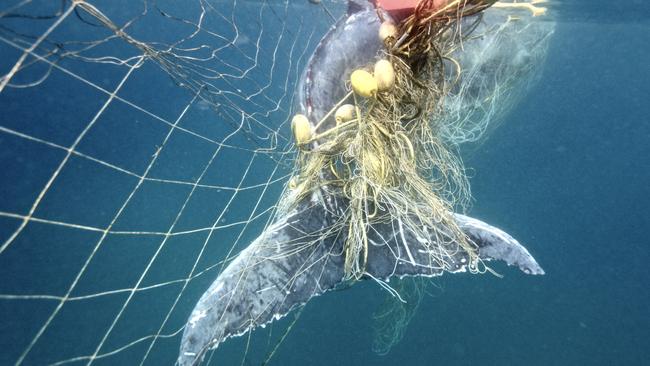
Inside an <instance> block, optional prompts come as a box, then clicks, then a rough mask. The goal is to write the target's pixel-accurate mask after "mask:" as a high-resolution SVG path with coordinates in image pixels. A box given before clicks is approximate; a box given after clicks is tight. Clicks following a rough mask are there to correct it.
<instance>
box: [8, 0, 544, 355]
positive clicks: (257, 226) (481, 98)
mask: <svg viewBox="0 0 650 366" xmlns="http://www.w3.org/2000/svg"><path fill="white" fill-rule="evenodd" d="M346 5H347V4H346V3H345V2H343V1H321V2H318V4H312V3H311V2H308V1H307V0H305V1H278V2H274V1H246V0H239V1H221V0H193V1H186V2H183V4H182V6H179V4H178V2H176V1H172V0H155V1H154V0H142V1H133V0H103V1H102V0H92V1H68V0H62V1H51V0H14V1H10V2H8V3H5V4H3V5H0V54H1V55H2V57H0V73H1V74H2V75H4V76H3V77H2V78H1V79H0V105H1V108H2V111H3V113H2V114H1V116H0V146H1V148H0V162H1V163H0V166H2V169H3V174H4V177H3V184H2V187H1V188H2V190H3V191H2V192H1V193H0V276H1V277H2V278H3V279H4V280H3V281H2V283H1V284H0V309H1V313H2V315H1V318H0V320H1V321H0V334H1V335H0V345H1V346H2V348H3V350H4V351H3V353H2V355H0V363H1V364H17V365H20V364H25V365H27V364H55V365H61V364H88V365H90V364H155V365H158V364H172V363H174V362H175V360H176V359H177V357H178V344H179V342H180V337H181V333H182V331H183V329H184V326H185V322H186V321H187V316H188V314H189V313H190V311H191V309H192V307H193V306H194V304H195V303H196V299H197V298H198V297H199V296H200V294H201V293H203V291H204V290H205V289H206V288H207V287H208V286H209V284H210V283H211V282H212V281H213V280H214V278H215V277H216V275H217V274H218V273H219V272H220V271H221V270H223V268H224V266H225V264H226V263H228V262H229V261H230V260H231V259H232V258H233V257H235V256H236V255H237V253H239V252H240V251H241V250H242V249H244V248H245V247H246V246H247V245H248V244H249V243H250V242H251V241H252V240H253V239H254V238H255V237H257V236H258V235H259V234H260V232H262V230H263V229H264V228H265V227H267V225H268V224H269V223H270V222H271V221H272V219H273V218H274V217H275V215H276V213H277V212H280V213H283V212H286V211H287V210H288V209H289V207H290V206H291V202H292V201H291V200H289V201H288V204H287V207H282V206H280V207H278V206H277V202H278V197H287V196H291V195H293V197H294V199H295V200H297V199H298V198H299V197H302V196H304V195H305V194H307V193H306V192H309V191H310V190H313V189H314V187H316V186H320V183H319V182H315V181H313V180H310V179H304V177H313V176H315V175H314V174H313V173H314V172H315V171H322V170H323V168H324V167H325V166H326V165H327V164H329V161H332V160H328V161H326V160H324V159H321V158H319V159H315V160H314V159H311V158H306V157H305V153H304V152H297V150H296V146H295V144H294V141H293V137H292V136H291V129H290V126H289V125H290V121H291V118H292V116H293V115H294V113H295V112H296V111H294V110H293V99H294V91H295V89H296V85H297V83H298V82H299V78H300V74H301V71H302V69H303V68H304V66H305V64H306V63H307V61H308V59H309V57H310V55H311V53H312V51H313V50H314V48H315V47H316V46H317V44H318V42H319V41H320V40H321V38H322V36H323V35H324V34H325V33H326V31H327V30H328V28H329V27H330V26H331V25H332V24H333V23H334V22H335V21H336V19H338V18H339V17H340V16H341V15H342V14H344V12H345V10H346ZM316 19H317V20H318V21H314V20H316ZM450 24H451V23H450ZM454 24H455V23H454ZM472 24H474V25H475V26H473V25H472ZM479 24H481V23H479V22H478V21H476V23H468V24H467V26H468V27H470V28H471V29H474V32H467V33H464V32H456V31H454V32H452V35H453V36H451V38H449V37H448V38H446V39H448V40H449V42H450V44H452V43H454V44H461V43H462V42H461V43H459V42H460V41H463V42H469V41H470V38H465V37H466V36H465V34H466V35H467V37H472V35H473V36H474V37H485V35H486V34H489V35H490V36H489V37H488V38H489V40H490V42H494V43H493V44H492V45H491V46H492V47H488V46H490V45H489V44H486V47H483V48H476V49H475V50H474V51H475V52H476V54H474V55H472V57H473V58H474V61H473V62H472V63H471V66H472V67H470V68H462V70H456V71H454V72H452V73H451V74H446V72H447V71H446V70H450V69H454V67H453V66H454V62H453V61H443V58H444V57H442V56H445V57H447V56H449V57H448V59H449V60H453V59H454V57H455V54H454V52H461V48H457V49H453V50H452V49H448V51H450V52H451V54H449V55H442V54H439V55H438V56H437V57H436V60H440V61H441V62H448V66H447V67H446V68H440V65H442V64H434V63H425V64H423V66H422V69H420V71H419V72H421V73H423V74H421V75H420V76H418V77H417V78H422V77H423V76H422V75H426V78H428V79H436V78H438V79H440V80H442V79H445V80H450V79H453V78H454V77H456V76H458V75H460V74H459V72H460V73H462V76H463V78H462V80H471V82H469V81H468V82H459V83H452V84H450V87H449V88H448V89H445V90H444V93H445V95H446V96H445V98H444V102H442V101H441V99H438V98H434V99H432V101H433V103H431V106H430V107H427V108H425V109H427V110H426V111H424V112H425V113H424V114H422V116H427V119H429V120H431V121H432V125H434V126H439V129H438V130H436V132H435V134H432V133H431V132H430V131H429V130H427V128H428V127H427V126H430V125H429V124H424V125H423V124H420V125H419V127H417V128H412V129H410V130H408V131H406V130H405V131H400V132H401V133H403V134H404V135H405V136H406V134H407V133H408V134H410V135H409V136H410V137H409V136H406V137H407V138H403V137H400V138H399V139H401V142H398V145H396V146H393V147H395V149H393V150H392V151H393V153H394V154H395V155H392V156H390V157H387V156H383V157H381V158H380V159H379V160H375V159H373V158H366V159H365V160H364V159H362V160H359V161H365V163H363V164H361V165H359V166H358V167H355V168H354V169H357V168H358V169H361V170H363V171H365V172H366V173H364V175H363V176H361V178H360V179H356V180H354V179H349V177H347V178H345V179H346V180H347V181H348V182H353V181H354V182H356V183H357V184H350V185H349V186H347V187H346V186H345V185H343V186H342V188H341V190H342V191H344V190H347V191H348V194H349V196H350V197H360V198H363V199H367V198H368V197H370V196H374V197H379V196H380V195H383V197H387V199H385V200H384V201H382V202H384V203H386V202H393V203H397V204H395V205H393V206H392V208H391V209H392V210H393V211H390V210H389V211H390V212H396V211H395V210H400V209H405V208H406V205H408V204H409V203H411V202H412V201H413V196H411V197H409V199H408V200H406V199H404V196H403V192H404V188H403V187H402V186H399V185H397V184H395V182H396V181H400V182H403V181H404V180H405V179H410V182H411V183H412V187H410V188H409V189H408V190H407V191H410V192H417V194H420V195H426V196H425V197H424V200H423V202H426V203H429V204H431V203H432V202H437V204H439V205H440V209H438V210H436V211H435V212H444V210H445V209H448V208H455V207H464V206H466V204H467V202H468V197H469V188H468V185H467V181H466V179H465V176H464V174H463V169H462V164H461V162H460V160H458V158H457V157H456V156H457V155H456V149H457V148H458V145H459V144H460V143H462V142H466V141H475V140H477V139H478V138H479V137H480V136H481V135H482V134H483V133H484V132H485V131H486V129H487V128H488V126H489V125H490V124H489V123H488V122H490V121H493V120H495V119H496V117H498V116H499V115H500V114H502V113H504V111H506V110H507V107H508V106H509V105H511V104H513V103H514V100H516V98H515V94H516V93H515V92H514V91H515V90H517V88H516V86H517V85H516V84H517V82H518V81H519V80H521V77H522V76H529V74H530V73H531V70H530V68H533V67H535V66H536V65H538V64H539V63H538V62H536V63H533V62H530V60H536V61H538V60H539V59H540V55H541V54H543V52H544V50H545V45H546V43H545V40H546V39H545V37H544V36H540V35H539V34H537V35H535V32H540V34H542V32H547V30H545V29H542V28H536V27H534V26H531V25H530V23H527V22H524V23H517V22H514V21H513V22H510V21H507V22H504V21H500V22H492V23H490V24H491V25H490V26H489V27H481V26H480V25H479ZM495 24H496V25H495ZM449 29H451V28H449ZM513 32H515V33H517V32H520V33H522V34H524V33H525V34H527V35H529V36H528V37H522V38H519V39H516V38H513V37H512V34H513ZM526 32H527V33H526ZM470 33H471V34H472V35H470ZM547 33H548V32H547ZM441 34H442V33H441ZM456 36H458V37H461V38H462V39H459V38H454V37H456ZM522 40H523V41H522ZM528 41H530V42H528ZM496 44H499V45H501V47H506V48H508V47H509V48H510V49H512V48H514V49H516V50H519V51H520V52H517V53H516V54H517V55H518V56H519V57H520V60H519V61H520V62H519V63H508V64H504V63H503V62H501V61H502V59H501V58H500V57H499V55H500V53H499V49H498V47H493V46H494V45H496ZM504 45H505V46H504ZM387 57H390V56H389V55H387ZM449 62H450V63H449ZM393 65H399V61H398V60H396V59H395V60H393ZM396 70H397V76H398V78H399V77H401V78H402V79H401V80H402V85H404V84H403V83H409V82H410V83H412V82H413V80H416V79H417V78H415V77H413V76H412V75H411V76H409V75H408V73H409V72H411V71H409V70H411V67H410V65H408V67H404V68H402V69H400V68H399V66H396ZM400 70H401V71H400ZM533 71H534V70H533ZM486 74H489V75H491V77H492V78H493V79H490V80H483V79H481V78H483V76H484V75H486ZM476 80H481V82H476ZM398 84H399V81H398ZM436 85H439V84H435V83H432V84H430V85H429V86H427V87H425V88H424V89H422V90H424V91H423V93H425V94H426V93H431V92H435V90H434V91H432V90H431V88H435V87H436ZM477 86H478V87H477ZM404 90H406V89H404ZM440 92H442V91H440ZM468 96H469V97H468ZM421 97H422V98H425V99H426V95H423V96H421ZM391 98H392V97H391ZM401 99H403V96H400V97H399V98H398V97H395V98H393V99H390V98H388V99H387V100H386V101H385V102H386V103H384V104H382V105H378V106H376V108H377V109H375V111H376V113H377V114H375V115H373V114H372V113H368V110H370V109H372V108H375V107H372V106H370V105H369V104H368V101H360V102H359V103H363V108H364V111H365V112H364V113H365V115H367V116H369V117H368V118H370V120H372V119H375V120H379V119H382V120H385V119H386V117H387V116H388V115H389V114H390V113H394V111H395V107H396V106H399V105H401V102H400V100H401ZM391 105H392V106H393V108H392V109H391V108H390V106H391ZM387 106H389V107H387ZM412 112H414V111H412V110H410V109H409V110H401V111H400V113H401V114H400V116H401V115H403V114H408V113H412ZM434 115H439V116H441V117H437V119H436V117H433V116H434ZM419 116H420V114H418V118H423V117H419ZM370 125H372V124H370ZM341 131H344V130H341ZM377 133H379V134H381V133H382V131H380V130H376V129H373V130H372V132H371V133H370V134H363V135H357V136H365V137H364V138H369V137H368V136H377V135H376V134H377ZM373 134H374V135H373ZM343 135H344V137H345V134H343ZM415 135H417V136H421V137H422V138H419V139H416V140H414V139H413V138H412V136H415ZM348 137H349V135H348ZM348 137H346V138H348ZM370 138H371V140H370V141H371V142H373V141H374V142H376V141H380V140H379V139H378V138H374V139H373V138H372V137H370ZM413 141H415V143H413ZM343 142H345V143H346V144H347V145H348V146H373V149H375V154H377V152H378V151H382V149H385V148H386V146H377V145H376V144H374V145H373V143H371V144H367V143H366V144H359V143H354V142H350V140H349V139H348V140H345V141H344V140H337V141H336V144H335V145H339V144H341V143H343ZM409 145H414V146H412V150H411V149H410V148H409ZM346 151H347V152H349V153H353V154H356V155H355V156H356V157H358V156H360V155H359V154H361V155H364V154H365V155H366V156H370V154H368V151H366V150H363V149H362V150H357V151H351V150H346ZM415 151H417V152H418V154H422V153H426V154H427V156H428V158H427V159H429V160H421V161H414V160H413V154H415V153H414V152H415ZM378 156H379V155H378ZM346 158H349V156H348V157H346V156H342V155H339V156H338V158H337V159H336V163H335V164H334V168H342V167H345V164H344V162H345V159H346ZM396 159H397V160H396ZM431 159H433V160H431ZM436 159H438V160H436ZM409 161H412V162H413V165H412V169H411V170H410V172H411V175H410V176H404V175H402V176H400V175H396V174H397V173H396V172H398V171H400V170H398V169H396V167H397V165H395V163H396V162H399V163H403V162H409ZM436 161H444V162H445V164H438V163H436ZM391 162H392V163H391ZM390 164H393V166H389V165H390ZM418 164H419V165H418ZM364 166H365V168H364ZM435 167H445V169H443V170H437V171H432V172H431V175H430V176H425V177H424V178H422V177H421V176H420V175H419V174H421V172H423V171H426V170H427V169H428V168H432V169H433V168H435ZM334 170H335V171H336V169H334ZM407 171H409V170H407ZM387 172H393V173H392V174H388V173H387ZM417 172H420V173H417ZM337 173H338V174H339V177H345V173H340V172H337ZM416 173H417V174H416ZM399 174H403V173H399ZM296 177H298V178H300V177H302V179H293V178H296ZM368 177H371V178H372V179H370V180H368V179H367V178H368ZM416 178H417V179H416ZM420 178H422V179H420ZM290 179H291V182H290ZM418 179H419V180H418ZM368 181H371V182H372V184H371V185H368V183H367V182H368ZM362 182H363V184H361V183H362ZM292 184H294V185H295V186H292ZM431 184H433V188H434V191H437V192H440V195H439V196H434V195H431V194H428V195H427V194H426V193H425V192H431V191H430V189H431V188H432V186H431ZM287 186H292V187H293V188H292V189H287ZM296 187H298V188H296ZM368 187H371V188H372V189H371V192H370V193H369V191H368ZM290 188H291V187H290ZM386 188H389V189H386ZM283 192H284V193H283ZM285 202H287V201H286V200H285ZM359 202H361V201H359ZM377 202H379V201H377ZM400 203H401V204H400ZM356 204H357V205H359V204H360V203H356ZM379 206H380V205H379ZM379 206H378V207H379ZM424 206H425V205H423V207H424ZM443 208H444V209H443ZM383 209H384V208H382V210H383ZM423 209H424V208H423ZM356 212H357V216H356V217H350V218H349V219H350V221H348V222H352V223H355V224H353V225H352V226H351V227H352V228H353V229H352V230H349V232H350V235H351V236H350V241H351V242H356V243H363V240H364V239H363V237H359V235H362V234H363V233H364V232H365V231H364V227H365V225H366V224H365V223H366V222H367V221H366V220H367V217H366V216H364V215H366V214H367V211H366V210H365V209H364V210H357V211H356ZM359 213H362V214H361V216H359ZM351 214H354V212H353V211H351ZM424 216H426V215H424V214H422V215H419V217H420V218H422V217H424ZM378 217H379V218H381V215H380V216H378ZM431 219H432V220H444V219H445V218H444V217H433V218H431ZM405 224H406V225H411V226H417V224H418V223H417V222H405ZM355 225H356V226H355ZM452 229H453V227H452ZM440 235H441V236H449V238H448V239H443V240H442V241H445V240H448V241H450V242H451V241H457V240H458V239H461V240H460V242H461V243H462V236H460V235H459V234H458V233H455V234H454V232H453V230H452V232H451V233H440ZM348 248H350V250H351V251H354V254H353V253H352V252H351V253H350V255H349V256H348V258H351V260H350V262H349V264H348V266H346V268H348V270H349V271H348V273H349V274H350V277H351V278H356V277H359V274H360V273H361V272H362V269H363V261H360V260H358V258H359V255H361V256H362V255H363V249H362V248H363V246H359V245H356V246H353V245H350V246H348ZM464 250H468V251H470V252H471V248H470V247H465V249H464ZM408 286H409V285H405V287H406V288H405V289H404V290H403V292H404V293H414V294H415V295H414V296H412V298H413V300H411V299H409V301H408V302H409V303H410V304H411V305H409V306H410V308H403V309H402V310H401V311H400V310H399V309H398V310H397V311H396V310H395V308H392V309H391V308H383V309H384V310H381V311H380V312H378V313H377V314H379V315H378V318H381V319H388V321H386V320H385V321H384V322H382V323H379V326H378V329H379V330H378V336H377V337H378V338H377V339H378V341H377V342H376V346H375V349H376V350H377V351H378V352H380V353H385V352H386V351H387V350H388V349H390V345H392V344H393V343H394V342H395V341H397V340H399V338H401V335H402V334H403V326H402V325H403V324H406V323H408V319H410V317H411V316H412V312H413V311H414V309H415V306H417V303H418V301H419V300H418V299H419V298H420V297H421V293H422V292H421V289H420V288H419V287H417V286H416V287H414V288H410V287H408ZM405 297H406V295H405ZM394 304H403V303H402V302H394ZM399 306H402V305H399ZM382 314H383V316H382ZM382 324H383V325H382ZM285 326H286V324H285ZM288 326H289V328H291V326H292V324H291V323H290V324H289V325H288ZM285 336H286V333H283V332H276V333H275V334H274V335H273V336H269V337H267V338H269V340H268V341H263V342H261V343H260V344H261V346H260V347H257V348H256V347H254V346H251V345H250V342H251V341H250V338H249V339H248V340H247V341H246V342H244V344H242V345H241V347H242V349H244V350H249V349H251V350H252V351H251V352H253V353H255V352H256V351H255V349H258V350H259V354H258V357H259V358H262V356H264V355H265V354H273V353H274V350H275V344H276V343H277V342H278V341H281V340H282V339H284V337H285ZM271 339H272V340H271ZM252 342H253V344H255V343H254V342H255V340H253V341H252ZM61 344H65V345H67V346H66V347H61V346H60V345H61ZM241 354H242V352H241V349H240V351H238V352H230V353H226V352H224V355H222V356H221V357H220V359H219V362H220V363H221V364H235V363H239V362H243V361H242V356H241ZM229 357H230V358H229ZM211 360H212V359H211V358H208V359H206V361H207V363H210V361H211ZM215 363H216V362H215Z"/></svg>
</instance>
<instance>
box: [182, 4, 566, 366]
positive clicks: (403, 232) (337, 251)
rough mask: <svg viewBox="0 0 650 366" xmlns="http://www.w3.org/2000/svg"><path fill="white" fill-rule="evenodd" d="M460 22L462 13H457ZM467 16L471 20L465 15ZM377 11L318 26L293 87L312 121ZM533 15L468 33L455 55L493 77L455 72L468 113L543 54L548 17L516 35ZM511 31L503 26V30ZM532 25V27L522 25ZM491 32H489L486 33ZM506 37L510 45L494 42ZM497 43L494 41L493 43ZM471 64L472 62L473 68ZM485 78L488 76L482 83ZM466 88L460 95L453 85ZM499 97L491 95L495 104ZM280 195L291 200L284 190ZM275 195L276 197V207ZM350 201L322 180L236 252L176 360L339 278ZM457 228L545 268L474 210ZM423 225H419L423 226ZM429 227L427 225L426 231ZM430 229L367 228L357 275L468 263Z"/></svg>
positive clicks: (390, 223) (388, 224) (195, 360)
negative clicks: (534, 47)
mask: <svg viewBox="0 0 650 366" xmlns="http://www.w3.org/2000/svg"><path fill="white" fill-rule="evenodd" d="M507 16H508V15H507V14H505V13H503V12H502V11H499V10H496V9H488V10H486V11H485V12H484V14H483V15H482V18H481V19H477V20H476V21H478V22H479V24H478V26H477V28H476V30H475V31H477V32H480V31H481V30H483V31H487V30H489V29H491V27H497V26H502V24H504V21H506V17H507ZM463 21H465V20H463ZM466 21H467V22H473V21H475V20H471V19H469V20H466ZM379 25H380V23H379V18H378V16H377V13H376V10H375V9H374V8H373V7H372V6H370V5H369V3H368V2H366V1H363V0H353V1H350V2H349V10H348V13H347V14H346V16H344V17H343V18H342V19H341V20H339V21H338V22H337V23H336V24H335V25H334V26H333V28H332V29H331V30H330V31H329V32H328V33H327V34H326V35H325V37H324V38H323V40H322V41H321V43H320V44H319V46H318V47H317V49H316V50H315V52H314V53H313V55H312V57H311V60H310V61H309V62H308V65H307V67H306V69H305V71H304V72H303V75H302V77H301V81H300V82H299V85H298V89H297V91H296V106H297V109H299V110H300V111H302V112H303V113H304V114H306V115H307V116H308V118H309V120H310V122H311V123H315V121H319V120H320V119H321V118H322V117H323V116H324V115H325V114H326V113H327V111H328V110H329V108H331V106H332V105H334V104H336V102H338V100H340V99H341V98H342V97H343V96H344V95H345V93H346V89H345V84H344V80H345V78H344V77H342V75H349V73H350V72H351V71H352V70H353V69H354V68H356V67H359V66H361V65H365V64H368V63H369V62H372V61H373V60H374V59H375V58H376V57H378V53H379V51H380V49H381V47H382V45H381V43H380V42H379V40H378V37H377V32H378V28H379ZM530 26H531V24H530V23H526V22H524V21H522V23H513V24H512V29H511V30H509V32H506V33H505V35H506V36H507V35H509V36H510V37H511V38H508V37H505V38H504V33H503V32H501V33H499V37H500V38H499V39H495V38H490V37H489V36H487V35H486V36H483V37H479V38H476V39H472V40H467V41H466V42H465V44H464V47H463V50H462V52H459V53H458V55H457V58H458V60H459V63H460V64H461V65H462V66H463V69H466V70H474V72H482V73H488V74H489V76H490V77H488V78H484V79H480V80H481V82H480V83H479V82H478V81H477V80H478V79H474V78H466V79H462V78H461V80H460V83H459V84H458V86H457V87H456V92H457V93H456V94H454V91H452V95H451V98H454V97H457V98H461V97H462V96H463V95H469V96H470V97H471V102H470V101H469V99H468V101H467V102H466V101H465V100H461V101H460V103H466V104H467V105H466V107H467V109H468V110H469V112H467V118H472V113H474V112H473V111H475V110H476V108H478V107H480V106H478V107H477V106H476V105H469V104H470V103H475V101H476V100H480V99H481V97H482V95H483V94H485V95H488V93H493V92H494V88H495V87H497V86H498V85H497V83H498V81H499V80H500V79H499V78H501V79H503V78H506V77H508V78H511V77H512V75H511V73H512V72H513V71H509V73H510V74H505V73H504V69H503V68H491V67H490V66H491V65H507V66H509V67H510V70H520V72H521V74H519V75H516V76H517V78H518V79H522V78H530V77H531V75H532V74H530V73H531V70H533V69H534V68H535V67H536V66H539V64H540V63H541V56H540V54H534V53H531V52H529V50H527V45H529V44H530V43H531V42H532V43H535V42H537V43H539V42H546V41H547V39H548V36H549V35H550V34H552V32H553V24H552V23H546V24H540V25H536V26H535V27H536V28H535V29H533V32H532V33H528V37H529V38H531V34H533V35H534V37H533V38H534V39H528V40H527V41H529V42H527V43H521V42H517V36H518V35H519V34H521V32H522V29H524V28H525V27H530ZM506 31H508V30H506ZM529 31H530V29H529ZM486 34H489V33H486ZM504 43H506V44H507V45H508V46H509V47H505V48H503V47H502V48H500V49H499V47H500V45H503V44H504ZM495 47H496V48H497V49H494V48H495ZM476 70H478V71H476ZM484 80H491V81H494V82H495V84H494V85H486V84H485V83H484ZM460 91H462V92H463V94H461V93H460ZM491 105H492V106H494V105H496V106H498V103H492V104H491ZM282 199H288V198H287V197H286V196H283V198H282ZM281 204H282V202H280V203H279V206H281ZM347 205H348V202H347V200H346V199H345V198H342V197H341V196H340V195H333V194H331V193H328V190H326V189H319V190H317V191H316V192H314V193H313V194H312V195H311V196H309V197H307V198H305V199H304V200H303V201H301V202H299V203H298V205H297V206H296V207H295V208H294V209H293V210H291V211H289V212H287V213H285V214H283V215H280V216H279V217H276V218H275V220H274V222H273V224H271V225H270V226H269V227H267V228H266V230H264V232H263V233H262V234H261V235H260V236H259V237H258V238H257V239H256V240H254V241H253V242H252V243H251V244H250V245H249V246H248V247H247V248H246V249H244V250H243V251H242V252H240V253H239V254H238V255H237V256H236V257H235V258H234V260H232V262H231V263H230V264H229V265H228V266H226V268H225V269H224V270H223V271H222V272H221V273H220V274H219V275H218V277H217V278H216V280H215V281H214V282H213V283H212V285H211V286H210V287H209V288H208V289H207V291H206V292H205V293H204V294H203V295H202V296H201V298H200V300H199V301H198V303H197V304H196V306H195V308H194V310H193V311H192V313H191V315H190V317H189V319H188V322H187V324H186V326H185V329H184V333H183V338H182V341H181V347H180V353H179V358H178V364H179V365H180V366H188V365H197V364H199V363H201V361H202V360H203V358H204V356H205V354H206V353H207V351H208V350H210V349H213V348H215V347H217V346H218V345H219V344H220V343H221V342H223V341H224V340H226V339H227V338H229V337H233V336H238V335H242V334H244V333H246V332H248V331H250V330H252V329H254V328H255V327H258V326H261V325H265V324H267V323H270V322H272V321H273V320H277V319H279V318H281V317H283V316H285V315H286V314H288V313H289V312H290V311H291V310H292V309H294V308H296V307H299V306H301V305H303V304H305V303H306V302H307V301H309V300H310V299H311V298H313V297H314V296H318V295H321V294H323V293H325V292H327V291H328V290H332V289H335V288H336V287H337V286H339V285H341V284H342V283H344V281H345V273H344V262H345V255H344V253H345V250H344V242H345V235H344V234H342V233H345V232H346V230H347V229H346V227H344V226H341V223H340V218H341V217H343V216H344V212H345V210H346V208H347ZM453 217H454V220H455V221H456V223H457V225H458V227H459V228H460V229H461V230H462V232H463V233H464V234H465V235H466V236H467V238H468V239H469V241H471V242H472V243H473V244H474V245H475V246H476V248H477V249H478V255H479V258H480V259H481V260H483V261H491V260H500V261H504V262H505V263H507V264H508V265H511V266H515V267H517V268H519V269H520V270H521V271H523V272H524V273H527V274H531V275H542V274H544V270H543V269H542V268H541V267H540V265H539V264H538V263H537V262H536V260H535V259H534V258H533V256H531V254H530V253H529V252H528V250H527V249H526V248H525V247H524V246H522V245H521V244H520V243H519V242H518V241H517V240H515V239H514V238H513V237H512V236H510V235H508V234H507V233H506V232H504V231H502V230H500V229H498V228H496V227H494V226H491V225H489V224H486V223H485V222H483V221H480V220H478V219H474V218H470V217H468V216H465V215H461V214H453ZM425 232H426V230H425ZM430 232H434V230H430ZM434 240H435V238H434V237H425V238H423V237H420V236H418V235H416V234H414V233H413V232H410V231H409V230H408V229H407V228H405V227H403V225H401V222H398V220H397V219H391V220H383V221H382V222H381V223H377V224H373V225H371V226H370V227H369V228H368V242H369V249H368V259H367V262H366V263H367V264H366V268H365V271H366V272H365V276H364V278H374V279H382V280H387V279H389V278H391V277H404V276H428V277H432V276H440V275H442V274H443V273H445V272H447V273H456V272H464V271H467V270H468V268H467V266H468V265H469V262H470V260H469V258H468V254H467V252H465V251H463V250H456V251H454V250H450V251H449V253H451V254H450V255H448V256H447V257H445V258H444V261H443V263H442V265H441V264H440V263H435V264H434V263H431V256H430V253H429V252H427V248H430V247H431V246H430V243H431V241H434Z"/></svg>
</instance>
